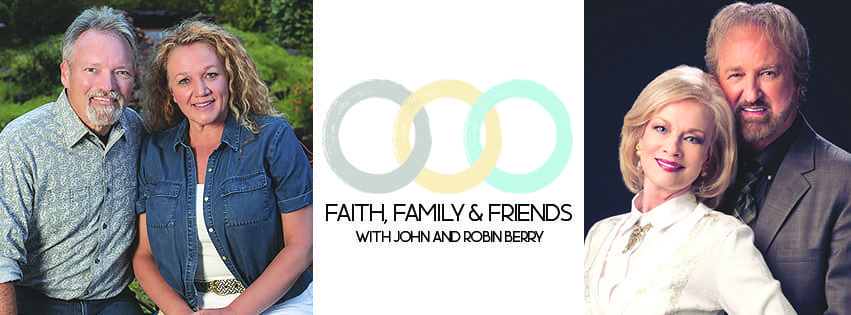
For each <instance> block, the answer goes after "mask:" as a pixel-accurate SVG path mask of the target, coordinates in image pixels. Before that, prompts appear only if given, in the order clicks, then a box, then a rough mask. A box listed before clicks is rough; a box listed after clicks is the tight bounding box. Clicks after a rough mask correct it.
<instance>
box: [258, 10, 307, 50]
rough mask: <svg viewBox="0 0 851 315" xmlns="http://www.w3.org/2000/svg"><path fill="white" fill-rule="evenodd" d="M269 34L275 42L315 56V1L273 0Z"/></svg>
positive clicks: (270, 11) (269, 19) (269, 18)
mask: <svg viewBox="0 0 851 315" xmlns="http://www.w3.org/2000/svg"><path fill="white" fill-rule="evenodd" d="M271 2H272V3H271V5H270V9H269V17H268V21H269V29H268V32H269V35H270V36H272V38H273V39H274V40H275V43H277V44H279V45H282V46H284V47H292V48H295V49H298V51H299V52H300V53H301V54H302V55H307V56H313V1H305V0H271Z"/></svg>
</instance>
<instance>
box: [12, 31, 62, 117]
mask: <svg viewBox="0 0 851 315" xmlns="http://www.w3.org/2000/svg"><path fill="white" fill-rule="evenodd" d="M61 40H62V36H61V35H54V36H50V37H48V38H47V39H46V40H44V41H43V42H41V43H38V44H34V45H27V46H23V47H22V48H18V49H6V50H3V51H0V64H3V65H8V66H7V67H3V68H2V69H0V80H2V82H4V83H5V84H16V85H18V86H19V87H20V91H19V92H18V93H23V95H24V96H25V98H26V99H30V98H33V97H36V96H38V95H44V94H55V91H56V90H57V89H58V88H61V86H62V83H61V81H60V80H59V76H60V73H61V71H60V70H59V64H60V63H62V47H61ZM4 89H5V90H6V91H7V92H6V93H8V91H10V90H12V88H10V87H7V88H4ZM16 94H17V93H16ZM4 95H5V96H9V95H6V94H4ZM13 96H14V95H13ZM54 96H55V95H54ZM7 100H10V99H7V98H5V97H3V98H0V102H3V101H7Z"/></svg>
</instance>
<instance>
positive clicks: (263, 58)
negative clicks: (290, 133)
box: [224, 25, 313, 149]
mask: <svg viewBox="0 0 851 315" xmlns="http://www.w3.org/2000/svg"><path fill="white" fill-rule="evenodd" d="M224 27H225V28H226V29H227V30H228V31H230V32H232V33H234V35H236V36H238V37H239V38H241V39H242V41H243V45H245V49H246V50H247V51H248V54H249V55H251V58H253V59H254V62H255V63H256V64H257V70H258V71H259V72H260V77H261V78H263V80H264V81H265V82H266V84H267V85H268V86H269V93H270V94H271V95H272V96H273V97H275V99H276V101H275V108H276V109H277V110H278V111H280V112H281V113H283V114H284V115H285V117H284V119H286V120H287V122H289V123H290V125H291V126H292V127H293V130H294V131H295V133H296V136H298V138H299V140H301V142H302V143H304V144H305V145H306V146H308V148H310V149H312V143H313V58H311V57H307V56H291V55H290V54H288V53H287V52H286V51H285V50H284V49H283V48H281V47H280V46H278V45H276V44H275V43H274V42H272V40H271V39H270V38H268V37H266V36H265V35H264V34H261V33H250V32H243V31H240V30H237V29H235V28H234V27H233V26H231V25H224Z"/></svg>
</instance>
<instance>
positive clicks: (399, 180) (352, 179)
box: [323, 80, 431, 194]
mask: <svg viewBox="0 0 851 315" xmlns="http://www.w3.org/2000/svg"><path fill="white" fill-rule="evenodd" d="M410 95H411V91H408V89H406V88H405V87H404V86H402V85H399V84H398V83H396V82H393V81H388V80H370V81H366V82H363V83H360V84H358V85H355V86H353V87H351V88H349V89H348V90H346V91H345V92H343V94H340V96H339V97H337V99H336V100H334V102H333V103H332V104H331V108H330V109H328V116H327V117H325V132H324V136H323V140H324V143H325V158H326V159H327V160H328V164H329V165H330V166H331V170H333V171H334V173H336V174H337V177H339V178H340V179H341V180H343V182H345V183H346V184H349V186H352V187H354V188H356V189H358V190H360V191H363V192H368V193H376V194H380V193H388V192H392V191H396V190H397V189H399V188H402V187H404V186H405V185H407V184H409V183H410V182H412V181H413V180H414V178H416V177H417V175H419V173H420V172H421V171H422V169H423V168H424V167H425V164H426V160H428V155H429V153H430V152H431V131H430V130H429V126H428V115H426V112H425V111H424V110H420V111H418V112H417V114H416V116H414V128H415V132H416V138H414V148H413V150H412V151H411V155H410V156H408V159H407V160H405V162H403V163H402V165H400V166H399V167H398V168H396V169H395V170H392V171H390V172H388V173H386V174H372V173H367V172H364V171H362V170H360V169H358V168H356V167H355V166H354V165H352V164H351V163H349V161H348V160H346V157H345V156H343V149H342V148H341V147H340V124H341V123H342V122H343V116H345V115H346V112H347V111H348V110H349V109H350V108H352V106H354V105H355V104H357V103H360V102H361V101H363V100H365V99H368V98H372V97H377V98H384V99H388V100H391V101H393V102H394V103H396V104H398V105H399V106H402V103H404V102H405V99H407V98H408V96H410ZM365 123H369V122H365Z"/></svg>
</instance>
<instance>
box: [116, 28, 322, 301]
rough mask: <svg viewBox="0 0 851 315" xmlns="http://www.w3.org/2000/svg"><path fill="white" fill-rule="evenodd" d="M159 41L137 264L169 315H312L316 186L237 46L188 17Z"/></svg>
mask: <svg viewBox="0 0 851 315" xmlns="http://www.w3.org/2000/svg"><path fill="white" fill-rule="evenodd" d="M166 34H167V35H166V37H165V38H163V39H162V40H161V41H160V42H159V43H158V44H157V46H156V53H155V54H154V55H153V56H152V60H151V62H150V66H149V69H148V72H147V73H146V76H145V90H146V91H147V93H146V98H145V99H144V100H143V101H144V109H143V116H144V117H145V118H146V122H147V123H148V125H149V127H150V128H151V129H152V131H153V133H152V134H151V136H150V137H148V138H147V139H146V140H145V141H144V143H143V144H142V149H141V153H140V163H139V199H138V202H137V203H136V212H137V214H138V235H139V238H138V241H139V245H138V247H137V249H136V253H135V255H134V257H133V269H134V271H135V273H136V277H137V278H138V280H139V283H140V284H141V285H142V288H143V289H144V290H145V292H147V293H148V295H149V296H150V297H151V299H153V300H154V302H155V303H156V304H157V305H158V306H159V307H160V308H161V309H162V310H163V311H164V312H165V313H166V314H169V315H173V314H189V313H192V312H193V311H196V310H202V311H201V313H211V314H212V313H237V314H258V313H261V312H262V313H263V314H312V312H313V293H312V292H313V285H312V282H313V281H312V280H313V276H312V275H311V273H310V272H309V271H308V270H307V268H308V266H309V265H310V264H311V263H312V260H313V259H312V255H313V254H312V252H313V238H312V212H313V208H312V204H313V197H312V193H313V186H312V177H313V175H312V171H311V168H310V165H309V163H308V161H307V158H306V157H305V155H304V153H303V152H302V150H301V147H300V145H299V143H298V141H297V140H296V138H295V135H294V134H293V131H292V129H291V128H290V126H289V125H288V124H287V122H286V121H284V120H283V119H281V118H280V117H278V113H277V112H276V111H275V109H274V107H273V102H272V99H270V98H269V96H268V94H269V90H268V88H267V87H266V86H265V84H264V83H263V81H262V80H261V79H260V76H259V74H258V72H257V69H256V66H255V64H254V61H253V60H252V59H251V57H250V56H249V55H248V53H247V52H246V51H245V48H244V47H243V46H242V44H241V43H240V41H239V40H238V39H237V38H236V37H235V36H234V35H233V34H231V33H230V32H228V31H226V30H225V29H223V28H222V27H220V26H217V25H214V24H211V23H207V22H201V21H187V22H183V23H181V24H180V25H178V26H176V27H175V28H173V29H170V30H169V31H167V32H166Z"/></svg>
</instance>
